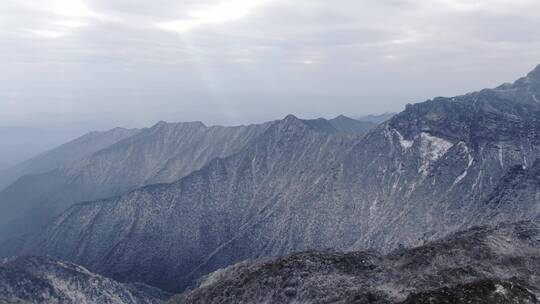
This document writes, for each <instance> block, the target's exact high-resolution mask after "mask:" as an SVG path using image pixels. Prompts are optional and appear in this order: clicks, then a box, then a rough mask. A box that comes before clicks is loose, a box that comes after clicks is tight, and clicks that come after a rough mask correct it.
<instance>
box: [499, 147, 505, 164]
mask: <svg viewBox="0 0 540 304" xmlns="http://www.w3.org/2000/svg"><path fill="white" fill-rule="evenodd" d="M499 164H500V165H501V169H504V161H503V148H502V147H499Z"/></svg>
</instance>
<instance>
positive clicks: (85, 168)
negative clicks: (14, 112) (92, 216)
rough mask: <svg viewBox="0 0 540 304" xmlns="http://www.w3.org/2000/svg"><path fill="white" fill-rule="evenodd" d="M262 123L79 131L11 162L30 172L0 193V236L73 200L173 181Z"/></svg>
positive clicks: (240, 142)
mask: <svg viewBox="0 0 540 304" xmlns="http://www.w3.org/2000/svg"><path fill="white" fill-rule="evenodd" d="M267 125H268V124H261V125H251V126H240V127H207V126H205V125H204V124H202V123H200V122H193V123H176V124H173V123H165V122H160V123H158V124H156V125H155V126H153V127H151V128H147V129H142V130H123V129H114V130H111V131H109V132H103V133H91V134H89V135H86V136H83V137H81V138H80V139H77V140H75V141H73V142H71V143H68V144H66V145H64V146H62V147H59V148H58V149H55V150H53V151H51V152H49V153H47V154H45V155H42V156H39V157H37V158H36V159H32V160H30V161H28V162H26V163H25V164H23V165H21V166H19V167H21V171H20V173H21V174H22V173H33V174H27V175H23V176H22V177H21V178H19V179H18V180H17V181H16V182H14V183H13V184H11V185H10V186H8V187H7V188H6V189H4V190H3V191H2V192H0V214H1V215H0V240H1V239H6V238H9V237H13V236H16V235H20V234H23V233H26V232H31V231H33V230H35V229H38V228H39V227H40V226H41V225H43V224H45V223H47V222H48V221H50V220H51V219H52V218H54V217H55V216H56V215H58V214H59V213H60V212H61V211H63V210H64V209H66V208H67V207H69V206H70V205H72V204H74V203H77V202H81V201H91V200H95V199H99V198H105V197H111V196H116V195H120V194H122V193H125V192H127V191H130V190H133V189H135V188H137V187H141V186H144V185H146V184H153V183H159V182H171V181H174V180H177V179H179V178H181V177H183V176H185V175H188V174H189V173H191V172H192V171H194V170H196V169H199V168H200V167H202V166H204V165H205V164H206V163H207V162H208V161H210V160H212V159H214V158H216V157H225V156H228V155H230V154H234V153H235V152H237V151H238V150H240V149H241V148H242V147H243V146H245V145H246V144H247V143H248V142H249V141H250V140H251V139H253V138H255V137H257V136H258V135H260V134H261V132H263V131H264V130H265V129H266V128H267ZM28 170H30V171H28Z"/></svg>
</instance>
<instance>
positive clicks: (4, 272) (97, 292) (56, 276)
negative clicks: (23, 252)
mask: <svg viewBox="0 0 540 304" xmlns="http://www.w3.org/2000/svg"><path fill="white" fill-rule="evenodd" d="M168 297H169V294H167V293H166V292H163V291H161V290H158V289H156V288H153V287H149V286H146V285H143V284H121V283H118V282H115V281H113V280H110V279H107V278H104V277H102V276H99V275H96V274H93V273H91V272H89V271H88V270H86V269H84V268H82V267H80V266H77V265H74V264H71V263H64V262H60V261H55V260H52V259H49V258H41V257H25V258H10V259H4V260H0V303H66V304H69V303H73V304H85V303H88V304H90V303H103V304H107V303H110V304H128V303H130V304H153V303H162V302H163V301H164V300H166V299H167V298H168Z"/></svg>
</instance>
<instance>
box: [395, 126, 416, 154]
mask: <svg viewBox="0 0 540 304" xmlns="http://www.w3.org/2000/svg"><path fill="white" fill-rule="evenodd" d="M393 131H394V133H395V134H396V135H397V136H398V138H399V144H400V145H401V147H402V148H403V149H405V150H408V149H409V148H410V147H412V145H413V144H414V140H406V139H405V138H403V135H401V133H399V131H398V130H396V129H393Z"/></svg>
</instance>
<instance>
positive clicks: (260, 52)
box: [0, 0, 540, 163]
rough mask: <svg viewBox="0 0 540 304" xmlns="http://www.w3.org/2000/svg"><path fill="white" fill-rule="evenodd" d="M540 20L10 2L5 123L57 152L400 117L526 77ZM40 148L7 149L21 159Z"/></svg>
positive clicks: (1, 16)
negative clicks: (159, 130)
mask: <svg viewBox="0 0 540 304" xmlns="http://www.w3.org/2000/svg"><path fill="white" fill-rule="evenodd" d="M539 10H540V2H538V1H534V0H517V1H516V0H514V1H509V0H489V1H488V0H482V1H476V2H474V3H471V2H469V1H463V0H435V1H429V2H427V1H422V0H384V1H375V0H368V1H362V2H359V1H351V0H345V1H340V2H339V5H338V4H336V3H335V2H332V3H331V2H328V1H323V0H309V1H308V0H300V1H294V2H293V3H291V2H290V1H284V0H252V1H246V0H228V1H224V0H199V1H192V0H188V1H181V2H178V1H171V0H158V1H152V3H148V2H146V1H133V0H129V1H127V0H119V1H105V0H44V1H39V2H37V3H36V1H31V0H16V1H15V0H7V1H3V2H2V3H1V4H0V25H1V26H2V30H0V38H1V40H0V66H1V68H2V72H1V73H0V83H1V84H0V109H1V111H0V127H4V128H11V129H13V128H21V127H22V128H30V129H36V130H43V131H42V132H38V135H35V136H34V137H28V136H29V135H25V134H24V132H23V133H21V136H26V138H25V141H29V142H36V143H37V142H41V141H45V142H49V143H50V142H55V143H57V144H59V143H61V142H59V141H60V139H59V138H63V139H66V140H67V139H68V138H73V137H74V134H82V133H85V132H88V131H91V130H106V129H110V128H113V127H116V126H121V127H126V128H134V127H144V126H150V125H152V124H154V123H155V122H157V121H160V120H164V121H170V122H177V121H203V122H204V123H206V124H208V125H239V124H249V123H256V122H261V121H269V120H273V119H278V118H281V117H284V116H285V115H286V114H289V113H292V114H295V115H297V116H299V117H303V118H316V117H327V118H331V117H335V116H337V115H339V114H345V115H348V116H354V115H368V114H379V113H384V112H399V111H401V110H402V109H403V108H404V106H405V105H406V104H407V103H415V102H422V101H425V100H427V99H430V98H433V97H435V96H455V95H460V94H464V93H468V92H471V91H474V90H477V89H480V88H486V87H495V86H497V85H499V84H501V83H504V82H509V81H513V80H515V79H517V78H519V77H521V76H523V75H525V74H526V73H527V72H528V71H530V70H531V69H532V68H534V67H535V66H536V65H537V64H538V63H540V19H539V18H538V17H537V16H536V15H537V12H538V11H539ZM516 58H519V59H518V60H516ZM51 130H53V131H51ZM16 137H17V136H14V138H16ZM54 138H57V139H54ZM62 141H64V140H62ZM4 142H6V140H5V141H4ZM6 144H7V145H9V144H10V143H6ZM11 146H12V147H13V145H11ZM45 146H48V147H49V148H50V147H52V146H54V145H51V144H47V145H45ZM40 147H41V148H35V147H34V148H30V146H26V148H10V149H11V150H13V151H14V152H12V153H11V154H13V155H15V156H19V155H18V154H20V155H25V158H27V157H26V156H28V155H30V154H32V153H31V152H32V151H31V150H32V149H35V150H43V147H44V146H43V145H41V146H40ZM4 150H5V147H4ZM39 152H41V151H39ZM34 154H37V153H34ZM0 156H3V155H0ZM19 158H20V157H19ZM2 161H3V162H4V163H5V162H6V157H4V159H3V160H2ZM8 162H13V161H8Z"/></svg>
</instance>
